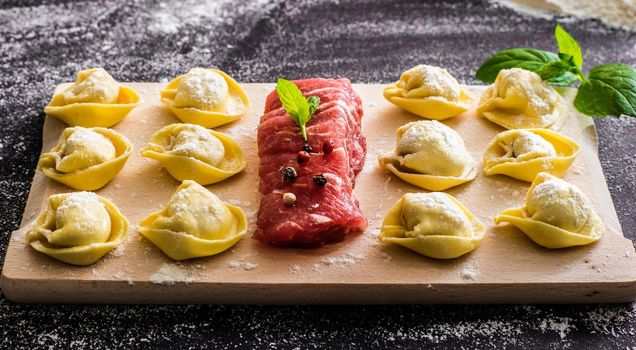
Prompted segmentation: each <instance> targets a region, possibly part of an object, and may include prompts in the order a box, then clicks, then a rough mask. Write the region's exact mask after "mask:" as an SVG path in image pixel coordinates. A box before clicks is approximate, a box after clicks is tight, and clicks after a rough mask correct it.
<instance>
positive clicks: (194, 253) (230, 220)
mask: <svg viewBox="0 0 636 350" xmlns="http://www.w3.org/2000/svg"><path fill="white" fill-rule="evenodd" d="M246 231H247V219H246V218H245V213H244V212H243V210H241V209H240V208H238V207H235V206H232V205H230V204H227V203H224V202H222V201H221V200H220V199H219V198H218V197H217V196H215V195H214V194H212V193H211V192H210V191H208V190H206V189H205V188H204V187H203V186H201V185H199V184H197V183H196V182H194V181H189V180H187V181H184V182H183V183H182V184H181V186H179V188H178V189H177V191H176V193H175V194H174V195H173V196H172V198H171V199H170V201H169V202H168V204H167V205H166V206H165V207H164V208H163V209H162V210H160V211H158V212H156V213H153V214H150V216H148V217H147V218H145V219H144V220H143V221H141V223H139V233H140V234H141V235H143V236H144V237H146V238H148V239H149V240H150V241H152V243H154V244H155V245H157V247H159V248H160V249H161V250H162V251H163V252H164V253H165V254H166V255H168V256H169V257H170V258H172V259H174V260H185V259H191V258H198V257H203V256H210V255H215V254H218V253H220V252H223V251H225V250H227V249H229V248H230V247H232V246H233V245H234V244H236V242H238V241H239V240H240V239H241V238H243V236H244V235H245V233H246Z"/></svg>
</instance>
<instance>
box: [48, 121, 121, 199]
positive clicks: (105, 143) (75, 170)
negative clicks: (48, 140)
mask: <svg viewBox="0 0 636 350" xmlns="http://www.w3.org/2000/svg"><path fill="white" fill-rule="evenodd" d="M131 152H132V145H131V143H130V141H128V139H127V138H126V137H125V136H124V135H122V134H120V133H118V132H116V131H114V130H111V129H106V128H84V127H81V126H76V127H69V128H66V129H64V131H63V133H62V138H61V140H60V142H59V143H58V144H57V145H56V146H55V147H54V148H53V149H52V150H50V151H49V152H47V153H44V154H42V155H41V156H40V161H39V163H38V169H40V170H41V171H42V172H43V173H44V174H45V175H46V176H48V177H49V178H51V179H53V180H55V181H57V182H61V183H63V184H65V185H67V186H69V187H71V188H74V189H76V190H83V191H94V190H97V189H99V188H102V187H104V186H105V185H106V184H107V183H108V182H110V180H112V179H113V177H115V175H117V174H118V173H119V172H120V171H121V169H122V168H123V167H124V164H126V161H127V160H128V157H130V153H131Z"/></svg>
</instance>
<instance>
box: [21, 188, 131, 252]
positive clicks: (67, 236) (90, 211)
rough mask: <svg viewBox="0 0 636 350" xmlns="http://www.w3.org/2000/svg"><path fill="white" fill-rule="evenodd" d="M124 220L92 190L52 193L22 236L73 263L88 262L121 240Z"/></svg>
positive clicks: (40, 249)
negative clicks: (44, 207)
mask: <svg viewBox="0 0 636 350" xmlns="http://www.w3.org/2000/svg"><path fill="white" fill-rule="evenodd" d="M127 230H128V220H126V218H125V217H124V216H123V214H122V213H121V212H120V211H119V209H117V207H116V206H115V205H114V204H113V203H111V202H110V201H108V200H107V199H105V198H103V197H100V196H98V195H96V194H94V193H92V192H73V193H61V194H55V195H52V196H50V197H49V199H48V208H47V209H46V211H44V212H43V213H42V214H41V215H40V217H39V218H38V219H37V222H36V224H35V226H34V227H33V228H31V230H29V232H27V235H26V240H27V242H29V243H30V244H31V247H33V248H34V249H35V250H37V251H39V252H41V253H44V254H46V255H49V256H51V257H52V258H55V259H58V260H60V261H63V262H66V263H69V264H73V265H90V264H93V263H95V262H96V261H97V260H99V259H101V258H102V257H103V256H104V255H105V254H106V253H108V252H109V251H110V250H111V249H113V248H114V247H115V246H116V245H118V244H120V243H121V242H123V240H124V237H125V236H126V232H127Z"/></svg>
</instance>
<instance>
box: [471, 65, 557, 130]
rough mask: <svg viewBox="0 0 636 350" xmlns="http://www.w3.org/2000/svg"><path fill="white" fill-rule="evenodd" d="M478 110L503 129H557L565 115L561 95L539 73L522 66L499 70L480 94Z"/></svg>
mask: <svg viewBox="0 0 636 350" xmlns="http://www.w3.org/2000/svg"><path fill="white" fill-rule="evenodd" d="M477 113H478V114H479V115H481V116H483V117H485V118H486V119H488V120H490V121H491V122H493V123H495V124H499V125H501V126H503V127H504V128H506V129H531V128H548V129H553V130H558V129H559V128H561V126H562V125H563V123H564V122H565V119H566V117H567V115H566V113H567V109H566V108H565V102H564V101H563V98H562V97H561V95H559V93H558V92H557V91H556V90H555V89H554V88H553V87H552V86H550V85H548V83H546V82H544V81H543V80H541V77H539V75H537V74H536V73H534V72H531V71H528V70H525V69H521V68H511V69H503V70H501V71H499V74H498V75H497V79H496V80H495V83H494V84H493V85H491V86H490V87H489V88H488V89H486V91H484V93H483V94H482V95H481V98H480V100H479V106H478V107H477Z"/></svg>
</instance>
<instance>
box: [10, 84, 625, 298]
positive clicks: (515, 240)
mask: <svg viewBox="0 0 636 350" xmlns="http://www.w3.org/2000/svg"><path fill="white" fill-rule="evenodd" d="M129 85H130V86H131V87H133V88H134V89H136V90H137V91H138V92H139V93H140V95H141V98H142V102H143V103H142V104H141V105H140V106H139V107H137V108H136V109H134V110H133V111H132V112H131V113H130V114H129V115H128V116H127V118H126V119H125V120H124V121H123V122H121V123H120V124H118V125H117V126H115V127H114V129H116V130H117V131H119V132H122V133H124V134H125V135H127V136H128V138H129V139H130V140H131V141H132V143H133V144H134V147H135V150H134V153H133V155H132V156H131V157H130V159H129V161H128V163H127V164H126V167H125V168H124V169H123V171H122V172H121V173H120V174H119V175H118V176H117V177H116V178H115V179H114V180H113V181H112V182H111V183H110V184H108V185H107V186H106V187H104V188H102V189H101V190H99V191H97V193H98V194H100V195H102V196H105V197H107V198H110V199H111V200H112V201H113V202H114V203H115V204H116V205H118V206H119V208H120V209H121V210H122V212H123V213H124V214H125V215H126V217H127V218H128V219H129V220H130V222H131V228H130V230H129V232H128V236H127V239H126V241H125V242H124V243H123V244H122V246H121V247H119V248H118V249H116V250H115V251H113V252H111V253H110V254H109V255H108V256H106V257H105V258H103V259H102V260H100V261H99V262H97V263H96V264H94V265H92V266H88V267H76V266H71V265H67V264H64V263H61V262H58V261H56V260H54V259H52V258H50V257H48V256H46V255H43V254H40V253H38V252H36V251H35V250H33V249H31V248H30V247H29V246H28V245H27V244H26V243H25V240H24V237H25V231H26V230H27V229H28V228H29V227H30V226H31V225H32V224H33V221H34V220H35V218H36V217H37V215H38V213H39V212H40V210H41V209H42V208H43V207H44V205H45V201H46V198H47V197H48V196H49V195H51V194H54V193H58V192H66V191H69V189H68V188H66V187H65V186H63V185H60V184H58V183H55V182H53V181H49V180H48V179H47V178H46V177H45V176H44V175H43V174H41V173H39V172H38V173H37V174H36V175H35V177H34V179H33V184H32V187H31V192H30V195H29V199H28V201H27V205H26V209H25V212H24V216H23V219H22V224H21V226H20V229H19V230H17V231H15V232H13V235H12V237H11V240H10V243H9V248H8V251H7V255H6V258H5V263H4V267H3V269H2V292H3V293H4V294H5V295H6V296H7V298H9V299H10V300H13V301H17V302H51V303H276V304H362V303H602V302H603V303H606V302H626V301H630V300H633V299H635V296H636V257H635V253H634V248H633V246H632V242H631V241H629V240H628V239H626V238H624V237H623V234H622V232H621V227H620V224H619V222H618V218H617V216H616V212H615V210H614V206H613V204H612V200H611V197H610V194H609V191H608V189H607V184H606V183H605V177H604V175H603V171H602V169H601V165H600V162H599V159H598V153H597V146H598V143H597V139H596V131H595V129H594V124H593V122H592V120H591V119H590V118H588V117H585V116H582V115H580V114H578V113H577V112H576V111H574V110H573V109H571V110H570V116H569V119H568V120H569V121H568V123H567V124H566V125H565V126H564V128H563V129H562V130H561V131H562V132H563V133H564V134H566V135H568V136H570V137H572V138H574V139H575V140H576V141H577V142H578V143H580V144H581V148H582V149H581V153H580V154H579V156H578V158H577V159H576V161H575V162H574V164H573V167H572V168H571V169H570V170H569V172H568V173H567V175H566V176H565V179H566V180H567V181H570V182H572V183H574V184H576V185H577V186H579V187H580V188H581V189H582V190H583V191H584V192H585V193H586V194H587V195H588V196H589V197H590V199H591V200H592V202H593V205H594V207H595V209H596V210H597V211H598V213H599V214H600V216H601V217H602V219H603V221H604V222H605V225H606V226H607V232H606V233H605V236H604V237H603V238H602V239H601V240H600V241H599V242H597V243H595V244H592V245H589V246H585V247H578V248H571V249H562V250H548V249H544V248H542V247H540V246H537V245H536V244H534V243H533V242H532V241H530V240H529V239H528V238H527V237H526V236H525V235H524V234H523V233H521V232H520V231H518V230H517V229H515V228H514V227H512V226H509V225H499V226H495V225H494V224H493V216H494V215H496V214H497V213H499V212H500V211H502V210H503V209H505V208H508V207H517V206H520V205H522V203H523V197H524V195H525V193H526V191H527V189H528V187H529V184H528V183H524V182H521V181H517V180H513V179H510V178H507V177H505V176H493V177H484V176H483V175H482V174H481V172H480V173H479V174H478V175H477V178H476V179H475V180H474V181H472V182H469V183H468V184H465V185H462V186H459V187H455V188H453V189H450V190H449V191H448V193H450V194H452V195H454V196H456V197H457V198H458V199H459V200H460V201H461V202H462V203H463V204H464V205H465V206H466V207H468V208H469V209H470V210H471V211H472V212H473V213H474V214H475V215H476V216H477V217H478V218H479V219H480V220H481V222H482V223H483V224H484V225H485V226H486V227H487V233H486V236H485V238H484V240H483V241H482V242H481V245H480V246H479V247H478V248H477V249H476V250H475V251H474V252H473V253H471V254H468V255H466V256H464V257H461V258H459V259H456V260H451V261H438V260H433V259H429V258H426V257H423V256H420V255H417V254H415V253H413V252H411V251H409V250H407V249H405V248H402V247H399V246H393V245H388V244H382V243H379V242H378V240H377V234H378V231H379V227H380V225H381V223H382V219H383V217H384V215H385V213H386V212H387V211H388V209H389V208H390V207H391V206H392V205H393V204H394V203H395V202H396V201H397V200H398V198H400V197H401V196H402V195H403V194H404V193H406V192H417V191H421V190H420V189H419V188H417V187H414V186H411V185H409V184H406V183H404V182H402V181H400V180H399V179H397V178H395V177H393V176H390V175H388V173H386V172H385V171H383V170H381V169H380V168H379V167H378V163H377V156H378V154H380V153H383V152H386V151H390V150H392V149H393V147H394V143H395V130H396V129H397V128H398V127H399V126H400V125H403V124H405V123H407V122H411V121H415V120H418V119H417V118H416V117H414V116H413V115H410V114H408V113H406V112H403V111H401V110H400V109H398V108H397V107H394V106H393V105H391V104H389V103H388V102H387V101H386V100H384V98H383V97H382V89H383V85H355V86H354V88H355V89H356V91H357V92H358V93H359V94H360V95H361V97H362V101H363V103H364V110H365V116H364V119H363V130H364V133H365V135H366V136H367V140H368V146H369V147H368V148H369V150H368V154H367V159H366V165H365V167H364V169H363V171H362V172H361V173H360V175H359V176H358V178H357V186H356V189H355V193H356V195H357V197H358V198H359V200H360V205H361V208H362V210H363V212H364V213H365V215H366V217H367V219H368V220H369V227H368V229H367V230H366V232H364V233H363V234H360V235H357V236H352V237H349V238H348V239H347V240H346V241H345V242H343V243H340V244H333V245H327V246H324V247H322V248H319V249H281V248H276V247H272V246H269V245H265V244H262V243H260V242H258V241H256V240H255V239H253V238H251V234H252V232H253V231H254V221H255V215H256V212H257V210H258V205H259V200H260V199H259V196H260V195H259V194H258V191H257V188H258V158H257V147H256V126H257V125H258V120H259V117H260V114H261V112H262V110H263V104H264V101H265V96H266V95H267V93H269V92H270V91H271V90H272V89H273V87H274V86H273V84H244V86H245V88H246V90H247V92H248V94H249V96H250V98H251V100H252V106H251V108H250V110H249V111H248V113H247V114H246V115H245V116H243V118H242V119H241V120H239V121H237V122H234V123H232V124H230V125H226V126H223V127H219V128H217V130H219V131H222V132H225V133H228V134H230V135H231V136H232V137H234V139H235V140H236V141H237V142H238V143H239V144H240V145H241V147H242V148H243V150H244V151H245V154H246V156H247V158H248V167H247V169H246V170H245V171H244V172H243V173H241V174H239V175H238V176H234V177H232V178H230V179H229V180H226V181H224V182H222V183H219V184H215V185H212V186H208V189H210V190H211V191H212V192H214V193H215V194H217V195H218V196H219V197H220V198H221V199H223V200H225V201H227V202H230V203H232V204H235V205H239V206H240V207H242V208H243V209H244V210H245V211H246V213H247V215H248V216H249V217H250V230H249V231H250V232H249V234H248V236H246V237H245V238H244V239H243V240H242V241H240V242H239V243H238V244H237V245H236V246H235V247H234V248H232V249H230V250H228V251H226V252H224V253H222V254H219V255H217V256H213V257H207V258H200V259H194V260H190V261H185V262H180V263H175V262H173V261H172V260H170V259H169V258H168V257H166V256H165V255H164V254H163V253H162V252H161V251H160V250H159V249H158V248H157V247H155V246H154V245H153V244H152V243H150V242H149V241H147V240H146V239H144V238H142V237H141V236H140V235H139V234H138V233H137V232H136V228H137V226H136V225H137V224H138V223H139V221H140V220H141V219H142V218H144V217H145V216H146V215H148V214H149V213H150V212H153V211H155V210H157V209H159V208H161V207H163V205H164V204H165V203H166V202H167V201H168V199H169V198H170V196H171V195H172V193H173V192H174V190H175V189H176V188H177V186H178V185H179V182H178V181H176V180H174V179H173V178H171V177H170V176H169V175H168V173H167V172H166V171H165V170H163V169H162V168H161V166H160V165H159V164H158V163H156V162H155V161H151V160H146V159H144V158H142V157H141V156H140V155H139V151H140V150H141V149H142V148H143V147H144V145H145V143H146V142H147V141H148V139H149V138H150V135H151V134H152V133H154V132H155V131H156V130H158V129H159V128H161V127H163V126H164V125H167V124H170V123H176V122H178V120H177V119H176V118H175V117H174V116H172V115H171V113H170V112H169V110H168V109H166V108H165V107H163V106H162V105H161V103H160V102H159V89H160V88H161V87H162V85H163V84H158V83H131V84H129ZM469 89H470V90H471V91H472V92H473V94H474V96H475V98H476V99H478V97H479V94H480V93H481V91H483V89H484V88H483V87H469ZM573 93H574V90H563V94H564V96H565V97H566V99H567V100H568V101H569V102H570V101H571V100H572V98H573ZM570 105H571V103H570ZM445 123H446V124H447V125H449V126H451V127H452V128H454V129H455V130H457V131H458V132H459V133H460V134H461V135H462V137H463V138H464V140H465V141H466V145H467V148H468V149H469V151H470V152H471V154H472V156H473V157H474V158H475V159H476V160H478V161H479V162H480V161H481V156H482V153H483V151H484V150H485V148H486V145H487V144H488V142H489V141H490V140H491V139H492V137H493V136H494V135H495V134H497V133H498V132H500V131H502V130H503V129H501V128H500V127H498V126H497V125H495V124H492V123H490V122H488V121H487V120H485V119H480V118H477V117H476V115H475V112H474V110H471V111H468V112H467V113H465V114H464V115H462V116H459V117H456V118H453V119H450V120H448V121H447V122H445ZM63 127H64V125H63V124H62V123H61V122H59V121H57V120H56V119H54V118H48V117H47V118H46V121H45V124H44V130H43V136H44V137H43V149H44V150H45V151H46V150H49V149H50V148H51V147H53V145H54V144H55V143H57V141H58V138H59V136H60V133H61V131H62V129H63ZM479 167H481V165H479Z"/></svg>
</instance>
